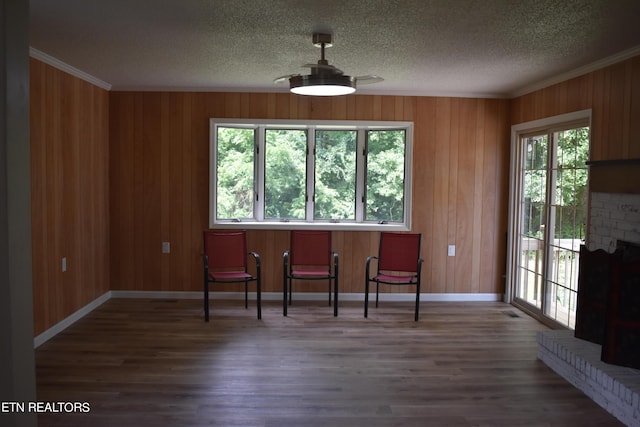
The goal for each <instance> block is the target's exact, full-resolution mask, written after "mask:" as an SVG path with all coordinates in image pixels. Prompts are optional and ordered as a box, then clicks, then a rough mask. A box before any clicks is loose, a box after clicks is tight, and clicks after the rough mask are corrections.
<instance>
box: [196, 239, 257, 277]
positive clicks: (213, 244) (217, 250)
mask: <svg viewBox="0 0 640 427" xmlns="http://www.w3.org/2000/svg"><path fill="white" fill-rule="evenodd" d="M204 253H205V255H207V258H208V259H209V269H211V270H226V269H235V270H245V271H246V268H247V233H246V232H245V231H244V230H232V231H226V230H225V231H220V230H205V232H204Z"/></svg>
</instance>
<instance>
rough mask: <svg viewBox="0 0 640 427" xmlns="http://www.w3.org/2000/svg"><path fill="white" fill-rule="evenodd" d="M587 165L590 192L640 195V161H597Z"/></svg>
mask: <svg viewBox="0 0 640 427" xmlns="http://www.w3.org/2000/svg"><path fill="white" fill-rule="evenodd" d="M587 165H588V166H589V167H590V173H589V188H590V191H592V192H598V193H636V194H640V159H620V160H597V161H589V162H587Z"/></svg>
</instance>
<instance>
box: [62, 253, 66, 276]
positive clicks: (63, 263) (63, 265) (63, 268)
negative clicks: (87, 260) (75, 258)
mask: <svg viewBox="0 0 640 427" xmlns="http://www.w3.org/2000/svg"><path fill="white" fill-rule="evenodd" d="M65 271H67V257H66V256H63V257H62V272H63V273H64V272H65Z"/></svg>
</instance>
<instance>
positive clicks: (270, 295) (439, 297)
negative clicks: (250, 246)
mask: <svg viewBox="0 0 640 427" xmlns="http://www.w3.org/2000/svg"><path fill="white" fill-rule="evenodd" d="M371 295H375V292H370V293H369V298H371ZM261 297H262V300H263V301H279V300H282V292H262V295H261ZM328 297H329V296H328V294H327V293H325V292H294V293H293V298H294V299H297V300H301V301H322V300H325V299H328ZM111 298H152V299H201V298H202V292H178V291H176V292H170V291H168V292H161V291H111ZM209 298H210V299H223V300H224V299H230V300H236V299H244V292H210V293H209ZM338 298H339V299H340V301H363V302H364V293H348V294H340V295H339V296H338ZM249 299H250V300H255V299H256V294H255V292H249ZM380 299H381V300H385V301H415V299H416V295H415V294H411V293H381V294H380ZM502 300H503V297H502V294H448V293H446V294H445V293H442V294H431V293H423V294H420V301H442V302H447V301H449V302H453V301H459V302H472V301H476V302H479V301H484V302H490V301H494V302H495V301H502Z"/></svg>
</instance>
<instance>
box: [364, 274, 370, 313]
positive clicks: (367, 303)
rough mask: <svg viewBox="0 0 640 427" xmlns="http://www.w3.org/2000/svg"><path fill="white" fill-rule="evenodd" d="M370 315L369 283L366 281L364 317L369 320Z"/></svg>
mask: <svg viewBox="0 0 640 427" xmlns="http://www.w3.org/2000/svg"><path fill="white" fill-rule="evenodd" d="M368 313H369V281H368V280H366V279H365V281H364V317H365V319H366V318H367V314H368Z"/></svg>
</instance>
